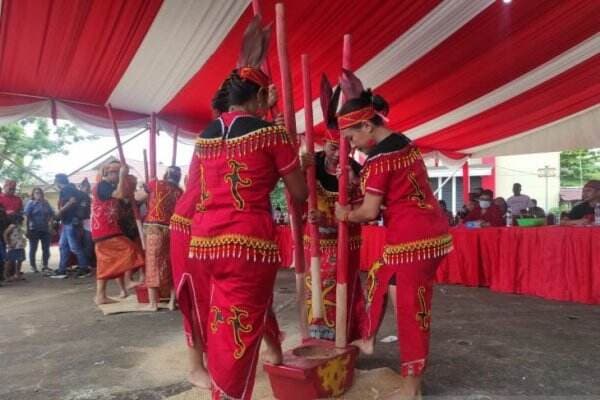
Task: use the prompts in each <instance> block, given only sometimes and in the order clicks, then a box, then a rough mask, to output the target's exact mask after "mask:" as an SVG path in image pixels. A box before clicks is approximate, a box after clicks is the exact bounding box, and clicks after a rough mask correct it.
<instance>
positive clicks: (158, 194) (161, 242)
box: [144, 180, 182, 297]
mask: <svg viewBox="0 0 600 400" xmlns="http://www.w3.org/2000/svg"><path fill="white" fill-rule="evenodd" d="M147 190H148V214H147V215H146V220H145V222H144V230H145V234H146V274H145V282H144V283H145V285H146V287H149V288H160V297H169V292H170V291H171V288H172V287H173V282H172V275H171V265H170V258H169V223H170V221H171V216H172V215H173V212H174V210H175V203H176V202H177V199H178V198H179V197H180V196H181V193H182V191H181V189H180V188H179V187H178V186H177V185H175V184H173V183H170V182H168V181H163V180H151V181H150V182H148V184H147Z"/></svg>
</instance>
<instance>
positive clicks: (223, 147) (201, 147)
mask: <svg viewBox="0 0 600 400" xmlns="http://www.w3.org/2000/svg"><path fill="white" fill-rule="evenodd" d="M282 143H290V139H289V137H288V134H287V132H286V130H285V128H284V127H283V126H279V125H275V126H267V127H264V128H260V129H257V130H255V131H252V132H250V133H248V134H246V135H244V136H240V137H235V138H230V139H223V138H211V139H206V138H198V139H197V140H196V152H197V153H198V156H199V157H200V159H201V160H205V159H214V158H217V157H220V156H222V155H223V151H225V153H226V157H235V156H238V157H239V156H245V155H246V154H248V153H253V152H255V151H259V150H264V149H265V148H268V147H271V146H275V145H278V144H282Z"/></svg>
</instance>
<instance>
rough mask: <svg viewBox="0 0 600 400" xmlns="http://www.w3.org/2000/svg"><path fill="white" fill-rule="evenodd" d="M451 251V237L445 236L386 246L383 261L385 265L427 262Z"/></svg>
mask: <svg viewBox="0 0 600 400" xmlns="http://www.w3.org/2000/svg"><path fill="white" fill-rule="evenodd" d="M451 250H452V235H450V234H445V235H442V236H438V237H436V238H432V239H423V240H415V241H414V242H405V243H400V244H395V245H386V246H385V248H384V250H383V260H384V262H385V263H386V264H399V263H405V262H413V261H421V260H428V259H431V258H437V257H441V256H444V255H446V254H448V253H449V252H450V251H451Z"/></svg>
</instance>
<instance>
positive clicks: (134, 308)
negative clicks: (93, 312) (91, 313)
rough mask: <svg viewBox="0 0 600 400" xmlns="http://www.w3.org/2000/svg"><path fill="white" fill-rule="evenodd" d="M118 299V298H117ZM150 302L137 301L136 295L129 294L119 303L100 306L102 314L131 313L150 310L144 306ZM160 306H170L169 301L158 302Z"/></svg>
mask: <svg viewBox="0 0 600 400" xmlns="http://www.w3.org/2000/svg"><path fill="white" fill-rule="evenodd" d="M115 300H117V299H115ZM147 305H148V304H140V303H138V302H137V298H136V296H135V295H129V297H127V298H126V299H122V300H120V299H119V301H118V302H117V303H112V304H101V305H99V306H98V308H100V311H102V314H104V315H112V314H121V313H130V312H149V311H147V310H144V309H143V308H144V307H145V306H147ZM158 308H159V309H160V308H166V309H168V308H169V304H168V303H158Z"/></svg>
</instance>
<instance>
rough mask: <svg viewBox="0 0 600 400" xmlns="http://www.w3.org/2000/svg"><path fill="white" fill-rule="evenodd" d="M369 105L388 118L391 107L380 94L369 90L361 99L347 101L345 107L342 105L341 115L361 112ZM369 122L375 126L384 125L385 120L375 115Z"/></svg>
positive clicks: (364, 92) (363, 93) (362, 94)
mask: <svg viewBox="0 0 600 400" xmlns="http://www.w3.org/2000/svg"><path fill="white" fill-rule="evenodd" d="M369 105H372V106H373V109H375V111H377V113H379V114H381V115H384V116H386V115H387V114H388V113H389V111H390V106H389V104H388V102H387V101H386V100H385V99H384V98H383V97H381V96H379V95H378V94H373V92H372V91H371V89H367V90H363V91H362V93H361V94H360V97H357V98H355V99H352V100H348V101H346V102H345V103H344V105H342V108H341V109H340V111H339V115H344V114H348V113H351V112H353V111H356V110H360V109H361V108H365V107H368V106H369ZM369 121H370V122H371V123H373V125H375V126H382V125H383V118H381V116H380V115H375V116H374V117H373V118H371V119H370V120H369Z"/></svg>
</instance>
